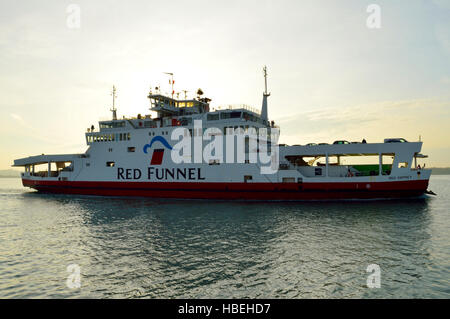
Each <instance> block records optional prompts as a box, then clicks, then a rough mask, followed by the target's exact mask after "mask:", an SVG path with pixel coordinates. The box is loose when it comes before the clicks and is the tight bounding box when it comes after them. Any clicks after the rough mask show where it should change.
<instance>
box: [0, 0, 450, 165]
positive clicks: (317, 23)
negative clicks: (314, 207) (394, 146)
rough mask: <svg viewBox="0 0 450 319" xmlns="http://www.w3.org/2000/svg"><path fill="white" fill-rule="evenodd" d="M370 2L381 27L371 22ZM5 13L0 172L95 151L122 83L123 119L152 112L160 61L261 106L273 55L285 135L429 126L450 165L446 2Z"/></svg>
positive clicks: (386, 132)
mask: <svg viewBox="0 0 450 319" xmlns="http://www.w3.org/2000/svg"><path fill="white" fill-rule="evenodd" d="M372 3H376V4H378V5H379V7H380V9H381V14H380V18H381V20H380V21H381V28H374V29H371V28H368V26H367V24H366V20H367V18H368V17H369V16H370V13H368V12H367V7H368V6H369V5H370V4H372ZM70 4H76V5H77V6H78V7H79V8H80V10H81V11H80V18H81V20H80V27H79V28H77V27H75V28H73V27H70V26H69V25H68V18H70V15H71V14H72V13H73V12H72V11H71V10H69V12H67V10H68V6H69V5H70ZM0 17H1V19H0V70H1V71H0V88H1V93H2V94H1V96H2V99H1V101H0V105H1V107H0V110H1V113H0V115H1V116H0V133H1V136H2V138H1V139H0V143H1V144H0V147H1V149H2V152H1V154H0V170H4V169H11V165H12V163H13V160H14V159H15V158H21V157H25V156H31V155H37V154H41V153H45V154H53V153H81V152H84V151H85V150H86V149H87V146H86V144H85V138H84V133H85V131H86V128H88V127H90V126H91V125H92V124H94V125H95V127H96V128H98V120H99V119H105V118H110V117H111V113H110V111H109V110H110V107H111V96H110V90H111V87H112V85H116V87H117V89H118V99H117V106H118V115H119V116H120V117H121V116H122V115H127V116H136V115H137V114H138V113H140V114H149V113H150V111H149V110H148V107H149V103H148V100H147V98H146V96H147V93H148V90H149V88H150V87H155V86H159V85H161V86H162V87H163V89H164V90H165V91H167V92H168V91H169V90H170V89H169V84H168V77H167V76H166V75H164V74H163V72H173V73H174V74H175V91H177V92H181V90H184V89H187V90H188V91H189V93H188V94H189V95H190V96H193V94H194V93H195V91H196V90H197V89H198V88H202V90H203V91H204V92H205V96H207V97H209V98H212V102H211V104H212V107H213V108H214V107H217V106H220V105H228V104H248V105H251V106H253V107H255V108H260V107H261V101H262V92H263V90H264V80H263V76H262V67H263V66H264V65H267V67H268V73H269V79H268V86H269V91H270V92H271V96H270V97H269V104H268V105H269V118H270V119H272V120H274V121H275V122H276V123H277V124H279V125H280V127H281V137H280V143H287V144H306V143H309V142H328V143H332V142H333V141H334V140H338V139H345V140H349V141H361V140H362V139H363V138H365V139H366V140H367V141H368V142H381V141H383V139H384V138H387V137H403V138H406V139H407V140H410V141H417V140H419V136H421V140H422V141H424V147H423V149H422V153H423V154H427V155H429V158H428V159H427V160H426V161H425V162H426V165H427V167H450V130H449V129H448V128H447V126H448V122H449V119H450V2H448V1H443V0H442V1H441V0H434V1H396V2H391V1H347V2H345V3H338V2H336V1H265V2H262V1H226V2H225V1H221V2H212V1H189V2H182V1H170V2H157V1H133V2H132V3H128V2H123V1H95V2H92V1H90V2H89V1H75V2H72V1H58V2H45V3H44V2H42V1H28V2H26V3H22V2H2V3H0ZM183 95H184V93H181V96H183Z"/></svg>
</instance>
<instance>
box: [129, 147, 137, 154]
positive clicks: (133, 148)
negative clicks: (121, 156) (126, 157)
mask: <svg viewBox="0 0 450 319" xmlns="http://www.w3.org/2000/svg"><path fill="white" fill-rule="evenodd" d="M128 152H130V153H132V152H136V147H134V146H130V147H128Z"/></svg>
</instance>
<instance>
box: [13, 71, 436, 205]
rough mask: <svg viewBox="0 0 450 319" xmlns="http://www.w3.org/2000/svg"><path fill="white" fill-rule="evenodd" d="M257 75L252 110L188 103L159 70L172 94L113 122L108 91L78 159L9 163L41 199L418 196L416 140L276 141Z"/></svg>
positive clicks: (425, 173)
mask: <svg viewBox="0 0 450 319" xmlns="http://www.w3.org/2000/svg"><path fill="white" fill-rule="evenodd" d="M263 70H264V80H265V91H264V92H263V100H262V107H261V110H257V109H253V108H251V107H248V106H246V105H238V106H225V107H216V108H215V109H212V108H210V101H211V100H210V99H209V98H206V97H202V95H203V92H202V91H201V90H200V89H199V91H198V92H197V97H196V98H190V99H188V98H187V95H186V91H185V98H184V99H180V98H179V93H178V94H177V93H175V91H174V90H173V83H174V81H173V74H172V73H168V74H169V75H170V76H171V79H170V80H169V83H170V84H171V85H172V91H171V94H163V93H162V92H161V90H160V88H159V87H157V88H154V89H153V90H152V89H151V90H150V93H149V95H148V98H149V100H150V104H151V105H150V110H151V111H153V113H151V114H148V115H140V114H138V115H137V116H136V117H125V116H124V117H122V118H118V117H117V108H116V107H115V98H116V89H115V87H113V92H112V100H113V103H112V109H111V111H112V118H111V119H110V120H104V121H99V123H98V128H96V127H95V126H94V125H92V126H91V127H90V128H88V129H87V130H86V133H85V139H86V144H87V150H86V151H85V152H84V153H79V154H58V155H46V154H42V155H36V156H30V157H26V158H21V159H16V160H14V165H13V166H16V167H24V172H23V173H21V178H22V183H23V186H26V187H30V188H33V189H35V190H37V191H39V192H43V193H61V194H83V195H99V196H145V197H151V198H179V199H220V200H264V201H272V200H278V201H308V200H348V199H356V200H359V199H392V198H413V197H421V196H423V195H424V194H425V193H426V192H427V187H428V182H429V179H430V175H431V169H425V168H424V166H425V165H424V164H423V167H421V166H420V163H418V160H422V159H424V158H427V156H426V155H423V154H421V153H420V152H421V149H422V142H421V141H416V142H408V141H406V140H405V139H402V138H386V139H383V140H382V141H380V142H376V143H368V142H366V141H365V140H363V141H361V142H348V141H342V140H341V141H334V142H332V143H330V144H327V143H308V144H305V145H285V144H279V143H278V137H279V127H278V126H277V125H275V123H274V121H270V120H269V118H268V97H269V96H270V93H268V92H267V70H266V68H265V67H264V69H263ZM175 96H176V98H175ZM149 113H150V112H149ZM155 114H156V116H154V115H155ZM152 115H153V116H152ZM181 140H183V143H182V142H181ZM239 141H240V142H239ZM230 145H231V146H230Z"/></svg>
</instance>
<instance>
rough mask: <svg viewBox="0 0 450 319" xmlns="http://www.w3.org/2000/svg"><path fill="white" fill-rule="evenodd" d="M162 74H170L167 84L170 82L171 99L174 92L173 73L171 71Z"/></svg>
mask: <svg viewBox="0 0 450 319" xmlns="http://www.w3.org/2000/svg"><path fill="white" fill-rule="evenodd" d="M164 74H167V75H170V78H171V79H170V80H169V84H172V99H173V94H174V93H175V91H174V90H173V84H174V82H175V81H174V80H173V73H171V72H164Z"/></svg>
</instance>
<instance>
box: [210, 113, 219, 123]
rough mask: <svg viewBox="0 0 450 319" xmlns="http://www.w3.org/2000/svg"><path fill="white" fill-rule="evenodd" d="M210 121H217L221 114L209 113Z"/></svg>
mask: <svg viewBox="0 0 450 319" xmlns="http://www.w3.org/2000/svg"><path fill="white" fill-rule="evenodd" d="M207 118H208V121H217V120H218V119H219V114H208V116H207Z"/></svg>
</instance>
